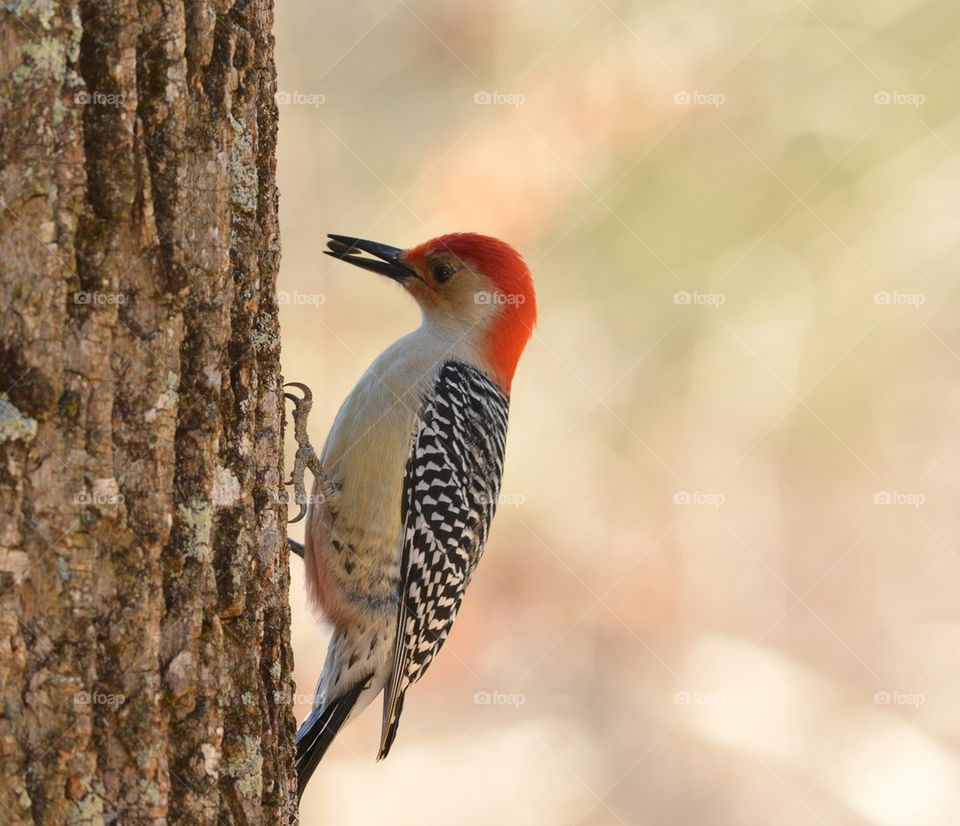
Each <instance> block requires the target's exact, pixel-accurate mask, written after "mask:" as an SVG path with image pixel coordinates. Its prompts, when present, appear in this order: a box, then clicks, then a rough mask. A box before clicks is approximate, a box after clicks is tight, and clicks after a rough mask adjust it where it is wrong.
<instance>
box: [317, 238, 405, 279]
mask: <svg viewBox="0 0 960 826" xmlns="http://www.w3.org/2000/svg"><path fill="white" fill-rule="evenodd" d="M327 238H328V239H329V240H328V241H327V246H328V247H330V249H329V250H324V253H326V254H327V255H332V256H333V257H334V258H339V259H340V260H341V261H349V262H350V263H351V264H356V265H357V266H358V267H363V269H365V270H370V271H371V272H378V273H380V275H385V276H387V278H392V279H393V280H394V281H399V282H400V283H401V284H403V283H405V282H407V281H410V280H411V279H413V278H418V277H419V276H418V275H417V273H416V271H415V270H414V269H413V267H411V266H410V265H409V264H407V263H405V262H404V261H403V259H402V258H401V256H402V255H403V250H402V249H399V248H398V247H391V246H388V245H387V244H378V243H377V242H376V241H364V240H363V239H362V238H351V237H350V236H349V235H333V234H330V235H328V236H327ZM362 252H366V253H369V254H370V255H373V256H376V257H375V258H365V257H363V256H362V255H359V254H357V253H362Z"/></svg>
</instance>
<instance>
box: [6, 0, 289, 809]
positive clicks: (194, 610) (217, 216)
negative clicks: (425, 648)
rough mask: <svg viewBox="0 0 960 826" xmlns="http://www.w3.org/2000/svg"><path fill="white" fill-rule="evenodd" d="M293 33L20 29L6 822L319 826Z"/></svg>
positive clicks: (234, 19)
mask: <svg viewBox="0 0 960 826" xmlns="http://www.w3.org/2000/svg"><path fill="white" fill-rule="evenodd" d="M272 17H273V12H272V6H271V2H270V0H249V2H235V3H231V2H229V0H186V2H185V3H182V4H181V3H175V2H174V3H171V2H160V1H159V0H138V2H133V0H80V2H79V3H78V2H76V0H59V1H58V0H51V1H50V2H35V3H30V2H14V3H4V10H3V11H0V191H2V201H0V207H2V208H0V267H2V278H0V317H2V320H3V323H2V329H0V520H2V524H0V692H2V694H0V822H3V823H30V822H35V823H51V824H53V823H55V824H61V823H84V824H94V823H120V824H127V823H165V822H170V823H190V824H192V823H215V822H220V823H269V824H274V823H288V822H293V821H295V819H296V791H295V789H296V779H295V775H294V773H293V734H294V721H293V715H292V709H291V705H290V703H289V702H288V701H287V698H289V697H290V696H291V681H290V672H291V669H292V654H291V650H290V646H289V621H290V617H289V603H288V594H287V592H288V587H289V576H288V574H289V571H288V551H287V548H286V529H285V522H286V506H285V504H283V502H282V497H281V496H279V495H278V492H279V491H280V490H281V489H282V486H281V482H282V473H283V463H282V430H283V410H284V407H283V393H282V387H281V377H280V369H279V355H280V340H279V330H278V326H277V306H276V291H275V286H276V284H275V282H276V276H277V268H278V263H279V239H278V228H277V192H276V188H275V182H274V169H275V144H276V129H277V112H276V107H275V104H274V93H275V69H274V63H273V38H272V36H271V25H272Z"/></svg>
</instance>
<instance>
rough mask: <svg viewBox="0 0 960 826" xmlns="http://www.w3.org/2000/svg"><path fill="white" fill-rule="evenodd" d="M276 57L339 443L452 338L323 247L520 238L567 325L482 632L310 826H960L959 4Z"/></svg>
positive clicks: (467, 630)
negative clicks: (404, 346) (407, 366)
mask: <svg viewBox="0 0 960 826" xmlns="http://www.w3.org/2000/svg"><path fill="white" fill-rule="evenodd" d="M276 33H277V58H278V63H279V82H278V90H279V91H278V96H277V100H278V102H279V103H280V117H281V121H280V123H281V128H280V154H279V180H280V186H281V199H282V200H281V225H282V227H283V264H282V268H281V277H280V288H281V290H282V291H283V292H282V293H281V300H282V301H283V302H284V306H283V307H282V325H283V331H284V373H285V376H286V378H287V380H298V381H303V382H306V383H308V384H309V385H310V386H311V387H312V388H313V389H314V392H315V395H316V404H315V407H314V413H313V414H312V419H311V433H312V437H313V441H314V442H315V443H316V444H317V445H318V446H319V445H320V444H322V442H323V439H324V436H325V434H326V432H327V430H328V428H329V426H330V424H331V423H332V421H333V418H334V415H335V413H336V411H337V409H338V407H339V405H340V402H341V401H342V400H343V398H344V396H345V395H346V394H347V393H348V392H349V391H350V389H351V388H352V386H353V384H354V383H355V381H356V380H357V378H358V377H359V376H360V374H361V373H362V372H363V370H364V369H365V367H366V365H367V364H368V363H369V362H370V361H371V359H372V358H373V357H374V356H376V355H377V354H378V353H379V352H380V351H381V350H382V349H383V348H384V347H386V346H387V345H388V344H389V343H390V342H392V341H393V340H394V339H395V338H396V337H398V336H400V335H401V334H403V333H405V332H407V331H409V330H411V329H413V328H414V327H415V326H416V325H417V324H418V322H419V317H418V313H417V311H416V308H415V306H414V304H413V302H412V301H410V300H409V298H408V297H407V296H405V295H404V294H403V293H402V291H401V290H400V289H399V288H398V287H396V285H393V284H390V283H387V282H386V281H384V280H383V279H378V278H377V277H375V276H374V275H372V274H369V273H364V272H362V271H361V270H358V269H356V268H351V267H348V266H346V265H343V264H339V263H337V262H335V261H333V260H331V259H330V258H327V257H325V256H323V255H321V250H322V249H323V248H324V235H325V233H327V232H339V233H345V234H350V235H357V236H360V237H366V238H371V239H373V240H377V241H382V242H386V243H391V244H397V245H400V246H410V245H412V244H415V243H417V242H420V241H423V240H425V239H427V238H429V237H432V236H434V235H437V234H440V233H443V232H448V231H451V230H475V231H479V232H483V233H488V234H492V235H496V236H500V237H502V238H504V239H507V240H509V241H510V242H512V243H513V244H514V245H515V246H517V247H518V248H519V249H520V250H521V251H522V252H523V253H524V255H525V256H526V258H527V260H528V262H529V263H530V265H531V267H532V269H533V272H534V275H535V278H536V281H537V288H538V293H539V307H540V322H539V326H538V328H537V332H536V334H535V337H534V339H533V340H532V342H531V344H530V347H529V349H528V351H527V353H526V355H525V357H524V359H523V360H522V361H521V364H520V369H519V371H518V374H517V377H516V380H515V382H514V392H513V398H512V409H511V424H510V436H509V439H508V447H507V469H506V476H505V479H504V483H503V500H502V502H501V505H500V509H499V512H498V515H497V519H496V521H495V523H494V528H493V531H492V535H491V539H490V543H489V545H488V548H487V552H486V555H485V556H484V560H483V563H482V564H481V565H480V568H479V571H478V574H477V576H476V578H475V579H474V582H473V585H472V586H471V590H470V593H469V595H468V597H467V599H466V600H465V603H464V607H463V610H462V611H461V613H460V616H459V618H458V620H457V623H456V625H455V627H454V630H453V633H452V635H451V637H450V639H449V641H448V642H447V644H446V646H445V647H444V649H443V652H442V654H441V655H440V657H439V658H438V660H437V661H436V662H435V663H434V665H433V666H432V667H431V669H430V671H429V673H428V674H427V675H426V677H425V678H424V679H423V680H422V681H421V682H420V683H419V684H418V685H417V686H416V687H415V689H414V690H412V691H411V692H410V694H409V696H408V699H407V703H406V706H405V710H404V716H403V721H402V724H401V727H400V734H399V737H398V740H397V743H396V746H395V747H394V749H393V752H392V753H391V755H390V758H389V760H387V761H385V762H382V763H379V764H378V763H376V762H374V758H375V754H376V749H377V745H378V741H379V730H380V707H379V704H378V703H375V704H374V705H373V706H371V707H370V708H368V709H367V711H366V712H365V713H364V714H363V715H362V717H361V718H360V719H359V720H358V721H357V722H355V723H353V724H352V725H351V726H350V727H349V728H348V729H347V730H345V731H344V732H343V733H342V734H341V736H340V737H339V738H338V740H337V741H336V743H335V744H334V746H333V747H332V749H331V751H330V753H329V755H328V757H327V758H326V760H325V762H324V763H323V765H322V767H321V769H320V770H319V771H318V772H317V774H316V775H315V777H314V780H313V782H312V783H311V785H310V787H309V789H308V791H307V794H306V796H305V798H304V808H303V822H304V823H329V824H347V823H349V824H361V825H362V824H381V823H384V822H389V823H391V824H393V825H394V826H401V824H418V826H423V824H450V823H456V824H466V826H472V824H499V823H507V824H519V825H520V826H525V825H526V824H551V826H555V825H556V824H590V825H591V826H593V825H596V826H599V824H629V825H630V826H633V825H634V824H638V825H643V824H670V825H671V826H677V825H678V824H679V825H680V826H685V824H695V825H696V824H711V826H719V824H737V826H739V825H740V824H763V826H799V824H804V826H806V825H807V824H824V825H825V826H839V825H840V824H843V826H847V825H848V824H849V825H850V826H860V825H861V824H864V825H865V824H876V825H877V826H887V825H888V824H889V826H903V824H911V826H926V825H927V824H944V826H946V825H947V824H950V825H951V826H952V825H953V824H956V823H958V822H960V754H958V745H960V704H958V702H957V686H958V681H960V606H958V592H960V543H958V539H960V526H958V518H957V506H956V500H957V482H958V472H957V467H958V462H960V448H958V444H960V418H958V415H957V407H958V404H960V385H958V382H957V374H958V361H960V335H958V334H960V329H958V328H960V312H958V310H960V307H958V303H957V301H956V298H957V286H956V285H957V278H956V275H957V265H958V262H960V252H958V242H960V234H958V229H960V227H958V224H960V212H958V209H957V203H958V188H960V155H958V152H960V98H958V95H957V91H956V78H957V75H958V71H960V45H958V38H960V14H958V11H957V8H956V6H955V4H953V3H949V2H946V0H944V2H911V1H910V0H875V1H874V2H869V3H868V2H859V1H858V2H850V3H842V4H838V3H830V2H826V0H795V2H791V0H781V2H746V3H711V2H706V0H676V1H675V2H651V3H644V4H638V3H626V2H614V0H596V1H595V2H589V0H584V2H550V3H548V2H545V0H540V2H519V0H483V1H482V2H479V0H478V2H465V3H457V4H453V3H441V2H440V1H439V0H434V2H414V0H396V2H392V1H391V0H376V2H374V1H373V0H356V2H353V3H342V4H329V3H312V2H307V0H298V1H297V2H294V0H284V2H281V3H278V4H277V26H276ZM291 447H292V442H291V445H288V456H287V461H288V466H289V465H290V464H291V463H292V449H291ZM291 535H292V536H294V537H297V538H299V537H301V536H302V527H301V526H300V525H297V526H294V527H293V529H292V531H291ZM291 565H292V567H293V573H294V583H293V591H292V602H293V610H294V640H293V643H294V649H295V653H296V661H297V669H296V679H297V684H298V687H299V691H300V698H299V699H300V702H299V703H298V707H297V716H298V719H302V717H303V716H304V714H305V713H306V710H307V704H308V697H309V696H310V695H311V694H312V690H313V685H314V682H315V680H316V678H317V676H318V674H319V672H320V669H321V666H322V662H323V654H324V651H325V648H326V642H327V633H328V632H327V631H326V630H325V629H324V628H322V627H320V626H318V625H317V624H316V623H315V621H314V620H313V619H312V618H311V616H310V614H309V611H308V608H307V602H306V597H305V594H304V592H303V584H302V577H301V565H300V563H299V561H297V560H295V559H294V560H293V561H292V563H291Z"/></svg>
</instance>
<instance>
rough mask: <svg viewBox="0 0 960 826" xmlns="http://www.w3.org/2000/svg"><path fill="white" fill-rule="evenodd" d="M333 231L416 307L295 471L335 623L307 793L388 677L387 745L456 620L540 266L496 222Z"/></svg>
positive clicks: (323, 595) (319, 594)
mask: <svg viewBox="0 0 960 826" xmlns="http://www.w3.org/2000/svg"><path fill="white" fill-rule="evenodd" d="M328 238H329V240H328V242H327V246H328V247H329V249H328V250H325V252H326V254H327V255H332V256H333V257H335V258H338V259H340V260H341V261H347V262H349V263H351V264H354V265H355V266H357V267H361V268H363V269H366V270H370V271H372V272H375V273H378V274H380V275H382V276H386V277H387V278H389V279H392V280H393V281H395V282H398V283H399V284H400V285H401V286H402V287H403V289H404V290H405V291H406V292H408V293H409V294H410V295H411V296H413V298H414V299H415V300H416V302H417V303H418V304H419V306H420V310H421V316H422V321H421V325H420V327H419V328H418V329H417V330H415V331H414V332H412V333H410V334H408V335H406V336H404V337H403V338H401V339H399V340H398V341H396V342H394V343H393V344H392V345H391V346H390V347H388V348H387V349H386V350H385V351H384V352H383V353H381V354H380V355H379V356H378V357H377V358H376V359H375V360H374V361H373V363H372V364H371V365H370V367H369V368H368V369H367V371H366V372H365V373H364V374H363V376H362V377H361V378H360V380H359V382H358V383H357V385H356V387H354V389H353V390H352V391H351V393H350V395H348V396H347V398H346V400H345V401H344V402H343V405H342V406H341V408H340V411H339V413H338V414H337V416H336V419H335V421H334V424H333V427H332V429H331V430H330V433H329V435H328V436H327V440H326V444H325V446H324V448H323V451H322V454H321V456H320V457H319V462H318V461H317V458H316V456H315V454H313V452H312V448H309V446H307V449H305V450H304V451H303V455H301V451H298V466H297V467H295V472H294V477H296V476H297V475H299V479H300V480H301V487H302V478H303V466H304V464H306V465H308V466H309V467H310V468H311V469H312V470H313V471H314V474H315V476H316V478H315V480H314V485H313V492H312V495H311V496H310V497H309V505H308V507H307V509H306V516H307V522H306V539H305V542H304V545H303V548H302V552H303V558H304V565H305V572H306V583H307V591H308V594H309V597H310V601H311V603H312V605H313V607H314V609H315V611H316V612H317V613H318V615H319V616H320V617H321V618H322V619H325V620H326V621H328V622H329V623H331V624H332V625H333V636H332V638H331V641H330V644H329V647H328V649H327V655H326V660H325V663H324V667H323V672H322V674H321V675H320V679H319V682H318V684H317V690H316V694H315V699H314V704H313V709H312V711H311V712H310V714H309V716H308V717H307V718H306V720H305V721H304V722H303V725H302V726H301V727H300V730H299V731H298V733H297V777H298V783H299V794H300V795H302V794H303V790H304V788H305V787H306V784H307V781H308V780H309V779H310V776H311V775H312V774H313V771H314V770H315V769H316V767H317V765H318V763H319V762H320V760H321V758H322V757H323V755H324V753H325V752H326V750H327V748H328V747H329V745H330V743H331V742H332V741H333V739H334V737H335V736H336V735H337V733H338V732H339V730H340V729H341V728H342V727H343V725H344V724H345V723H346V722H347V721H348V720H350V719H352V718H354V717H355V716H356V715H357V714H359V713H360V712H361V711H362V710H363V709H364V708H365V707H366V706H367V705H369V704H370V702H371V701H373V700H374V699H375V698H376V697H377V695H379V694H380V693H381V692H383V723H382V729H381V738H380V749H379V754H378V759H382V758H384V757H386V756H387V754H388V752H389V751H390V747H391V746H392V744H393V742H394V738H395V737H396V734H397V725H398V723H399V720H400V713H401V711H402V709H403V701H404V695H405V693H406V691H407V689H408V688H409V687H410V686H411V685H413V684H414V683H415V682H416V681H417V680H419V679H420V678H421V677H422V676H423V674H424V673H425V672H426V670H427V668H428V667H429V665H430V663H431V662H432V661H433V658H434V657H435V656H436V655H437V652H438V651H439V650H440V648H441V646H442V645H443V643H444V641H445V640H446V638H447V636H448V635H449V633H450V629H451V627H452V625H453V621H454V618H455V617H456V615H457V611H458V610H459V608H460V604H461V601H462V600H463V595H464V592H465V591H466V588H467V585H468V584H469V583H470V579H471V577H472V575H473V572H474V569H475V568H476V566H477V562H478V561H479V559H480V556H481V554H482V553H483V549H484V545H485V544H486V540H487V534H488V531H489V529H490V523H491V521H492V520H493V515H494V511H495V510H496V504H497V497H498V496H499V493H500V479H501V475H502V472H503V461H504V448H505V442H506V435H507V416H508V408H509V400H510V387H511V383H512V381H513V376H514V371H515V369H516V366H517V362H518V360H519V359H520V355H521V353H522V352H523V349H524V347H525V346H526V344H527V342H528V340H529V339H530V335H531V333H532V331H533V325H534V322H535V320H536V314H537V311H536V295H535V292H534V287H533V280H532V278H531V275H530V270H529V269H528V267H527V265H526V264H525V263H524V261H523V258H522V257H521V256H520V254H519V253H518V252H517V251H516V250H514V249H513V247H511V246H510V245H509V244H506V243H504V242H503V241H500V240H498V239H496V238H491V237H489V236H485V235H478V234H476V233H453V234H449V235H443V236H440V237H438V238H434V239H432V240H430V241H427V242H425V243H423V244H420V245H418V246H415V247H412V248H410V249H406V250H404V249H400V248H397V247H392V246H388V245H386V244H380V243H376V242H372V241H366V240H363V239H360V238H352V237H348V236H343V235H329V236H328ZM296 386H298V387H300V388H301V389H303V390H305V391H306V388H303V386H302V385H296ZM290 398H292V399H293V400H294V403H295V404H298V402H301V401H309V400H308V399H305V400H298V399H297V397H296V396H293V395H292V394H290ZM300 412H301V413H302V412H303V411H300ZM294 417H295V420H296V418H297V410H295V411H294ZM297 425H298V434H299V435H300V436H303V438H305V435H304V433H305V425H303V426H301V423H300V421H297ZM299 441H300V438H299V436H298V442H299ZM301 447H303V445H301ZM301 515H302V511H301ZM291 547H294V549H295V550H299V548H298V546H296V545H295V544H294V543H291Z"/></svg>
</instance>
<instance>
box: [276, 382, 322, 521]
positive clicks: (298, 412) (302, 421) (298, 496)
mask: <svg viewBox="0 0 960 826" xmlns="http://www.w3.org/2000/svg"><path fill="white" fill-rule="evenodd" d="M287 387H295V388H296V389H297V390H299V391H300V392H301V393H303V396H302V397H300V396H297V395H296V394H294V393H284V394H283V395H284V397H285V398H287V399H290V401H292V402H293V438H294V439H295V440H296V442H297V455H296V457H295V459H294V462H293V470H292V471H291V473H290V479H289V481H286V482H284V484H285V485H293V500H294V501H295V502H296V503H297V504H298V505H299V506H300V511H299V513H298V514H297V515H296V516H295V517H294V518H293V519H290V520H289V521H288V524H290V525H292V524H294V523H295V522H299V521H300V520H301V519H303V517H304V516H306V515H307V501H308V499H307V489H306V485H305V484H304V475H305V473H306V470H307V469H308V468H309V469H310V472H311V473H312V474H313V475H314V477H316V478H317V479H319V480H321V481H322V482H323V481H325V480H326V476H325V474H324V472H323V467H322V466H321V464H320V458H319V457H318V456H317V452H316V451H315V450H314V449H313V445H311V444H310V438H309V436H307V416H309V415H310V410H311V408H312V407H313V393H311V392H310V388H309V387H307V386H306V385H305V384H301V383H300V382H296V381H291V382H288V383H287V384H285V385H284V388H287Z"/></svg>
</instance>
